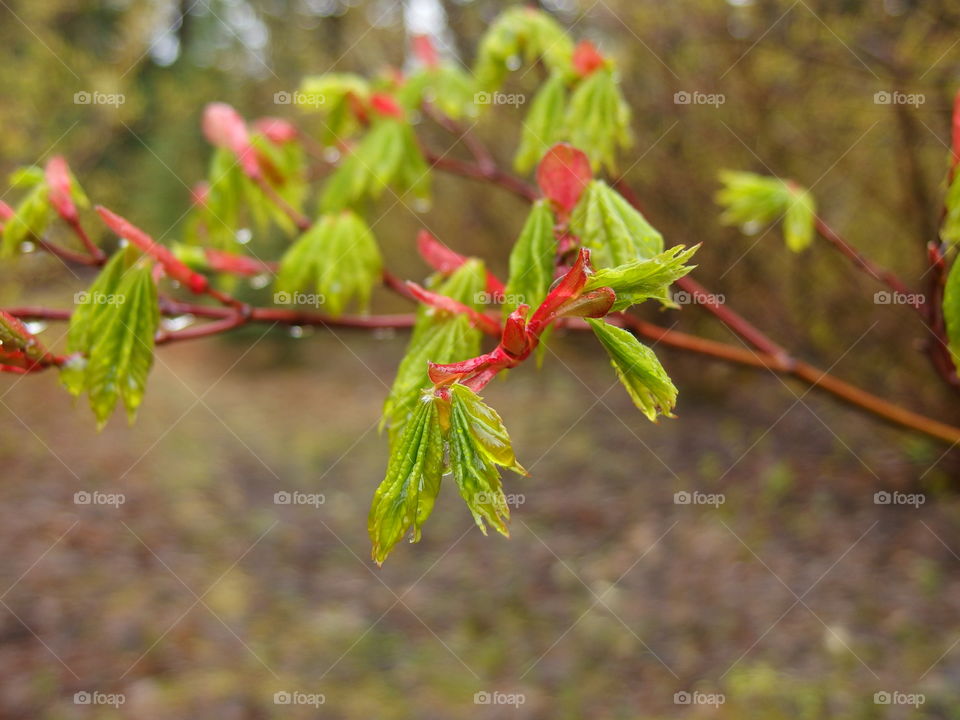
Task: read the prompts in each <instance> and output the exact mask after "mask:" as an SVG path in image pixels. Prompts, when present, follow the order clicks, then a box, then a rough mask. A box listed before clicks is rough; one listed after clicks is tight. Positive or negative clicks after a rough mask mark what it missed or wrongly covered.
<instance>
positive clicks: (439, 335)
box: [381, 260, 486, 445]
mask: <svg viewBox="0 0 960 720" xmlns="http://www.w3.org/2000/svg"><path fill="white" fill-rule="evenodd" d="M485 275H486V272H485V270H484V267H483V263H482V262H480V261H479V260H469V261H467V262H466V263H464V264H463V265H461V266H460V267H459V268H457V269H456V270H455V271H454V272H453V274H452V275H451V276H450V278H449V279H447V280H446V281H444V282H442V283H440V284H438V285H436V286H435V287H434V292H436V293H437V294H440V295H445V296H447V297H449V298H452V299H453V300H456V301H458V302H460V303H463V304H464V305H467V306H469V307H472V308H473V309H475V310H476V309H479V307H480V303H479V302H478V298H479V297H480V296H482V293H483V290H484V283H485ZM481 336H482V333H481V331H480V330H478V329H476V328H475V327H473V326H472V325H471V323H470V319H469V318H468V317H466V316H465V315H460V314H450V313H444V312H440V311H437V310H436V309H435V308H430V307H427V306H421V307H420V308H419V309H418V310H417V322H416V324H415V325H414V328H413V333H412V334H411V336H410V342H409V343H408V344H407V350H406V353H405V354H404V357H403V360H402V361H401V362H400V367H398V368H397V377H396V379H395V380H394V381H393V386H392V387H391V388H390V394H389V395H388V396H387V399H386V402H384V405H383V418H382V420H381V427H382V426H384V425H386V426H388V427H389V431H390V442H391V445H393V444H394V443H395V442H396V440H397V438H398V437H399V435H400V431H401V430H402V428H403V426H404V424H405V423H406V422H407V419H408V418H409V416H410V414H411V413H412V411H413V409H414V407H415V405H416V402H417V399H418V398H419V396H420V391H421V390H422V389H423V388H424V387H426V386H428V385H430V384H431V382H430V379H429V377H428V376H427V367H428V366H427V363H428V362H434V363H452V362H457V361H460V360H465V359H466V358H469V357H473V356H475V355H477V354H478V353H479V352H480V338H481Z"/></svg>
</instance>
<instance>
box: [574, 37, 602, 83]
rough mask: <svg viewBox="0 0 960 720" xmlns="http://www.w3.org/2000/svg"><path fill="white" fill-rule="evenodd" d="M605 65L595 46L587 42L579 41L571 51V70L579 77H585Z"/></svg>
mask: <svg viewBox="0 0 960 720" xmlns="http://www.w3.org/2000/svg"><path fill="white" fill-rule="evenodd" d="M605 64H606V60H604V58H603V55H601V54H600V51H599V50H597V46H596V45H594V44H593V43H592V42H590V41H589V40H581V41H580V42H579V43H578V44H577V47H576V49H574V51H573V69H574V71H576V73H577V75H579V76H580V77H586V76H587V75H590V74H591V73H593V72H595V71H597V70H599V69H600V68H602V67H603V66H604V65H605Z"/></svg>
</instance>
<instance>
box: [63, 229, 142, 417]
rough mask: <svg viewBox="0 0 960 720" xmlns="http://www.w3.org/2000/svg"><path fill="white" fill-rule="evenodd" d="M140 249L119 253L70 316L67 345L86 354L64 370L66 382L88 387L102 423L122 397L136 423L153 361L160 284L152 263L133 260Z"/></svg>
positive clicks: (74, 388)
mask: <svg viewBox="0 0 960 720" xmlns="http://www.w3.org/2000/svg"><path fill="white" fill-rule="evenodd" d="M136 254H137V253H136V251H135V250H134V249H133V248H127V249H125V250H122V251H120V252H118V253H116V254H115V255H114V256H113V257H112V258H111V259H110V262H109V263H108V264H107V266H106V267H105V268H104V269H103V270H102V271H101V273H100V275H99V276H98V277H97V279H96V281H95V282H94V283H93V285H92V286H91V287H90V290H89V291H87V293H85V294H83V295H82V296H81V297H80V300H79V302H78V304H77V307H76V309H75V311H74V313H73V316H72V317H71V319H70V329H69V336H68V347H69V349H70V351H71V352H74V353H81V354H82V355H79V354H78V355H77V356H76V357H74V358H72V359H71V361H70V362H69V363H68V365H67V366H66V367H65V368H64V369H63V370H62V372H61V381H62V382H63V383H64V385H66V387H67V389H68V390H70V392H71V393H73V394H74V395H76V394H79V393H80V392H83V391H84V390H86V391H87V393H88V395H89V400H90V407H91V409H92V410H93V412H94V415H95V416H96V418H97V424H98V427H100V428H102V427H103V426H104V424H106V422H107V419H108V418H109V417H110V414H111V413H112V412H113V408H114V406H115V405H116V402H117V399H118V398H119V399H121V400H122V401H123V404H124V406H125V407H126V409H127V416H128V418H129V420H130V422H133V420H134V418H135V417H136V411H137V408H138V407H139V406H140V403H141V401H142V400H143V393H144V389H145V387H146V382H147V375H148V374H149V373H150V368H151V366H152V365H153V343H154V336H155V335H156V332H157V327H158V325H159V322H160V312H159V305H158V302H157V288H156V285H155V283H154V281H153V277H152V274H151V267H150V265H149V264H148V263H145V262H139V263H134V258H135V256H136ZM84 356H85V357H84Z"/></svg>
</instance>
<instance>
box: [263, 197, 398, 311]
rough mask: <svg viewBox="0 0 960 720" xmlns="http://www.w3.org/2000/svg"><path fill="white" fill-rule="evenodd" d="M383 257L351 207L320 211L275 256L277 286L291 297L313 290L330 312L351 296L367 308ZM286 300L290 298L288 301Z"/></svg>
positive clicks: (371, 234)
mask: <svg viewBox="0 0 960 720" xmlns="http://www.w3.org/2000/svg"><path fill="white" fill-rule="evenodd" d="M382 266H383V262H382V259H381V256H380V249H379V247H377V241H376V240H375V239H374V237H373V233H372V232H371V230H370V228H369V227H368V226H367V224H366V223H365V222H364V221H363V220H362V219H361V218H360V216H359V215H357V214H356V213H354V212H353V211H352V210H344V211H343V212H338V213H334V214H330V215H324V216H322V217H321V218H320V219H319V220H318V221H317V222H316V223H314V224H313V226H312V227H311V228H310V229H309V230H307V231H306V232H305V233H304V234H303V235H302V236H301V237H300V239H299V240H297V241H296V242H295V243H294V244H293V245H292V246H291V247H290V249H289V250H287V252H286V253H285V254H284V256H283V258H282V259H281V260H280V269H279V272H278V274H277V281H276V289H277V293H278V294H284V293H285V294H286V295H288V296H290V297H291V298H292V296H294V295H295V294H298V293H301V292H305V293H315V294H316V298H315V299H316V302H317V304H323V305H325V306H326V308H327V309H328V310H329V311H330V313H331V314H332V315H334V316H337V315H340V314H341V313H342V312H343V310H344V308H345V306H346V305H347V303H348V302H350V300H351V299H353V298H356V300H357V304H358V305H359V306H360V308H361V309H363V310H366V308H367V306H368V305H369V302H370V293H371V292H372V291H373V287H374V286H375V285H376V284H377V283H378V282H379V281H380V274H381V271H382ZM287 302H289V300H287Z"/></svg>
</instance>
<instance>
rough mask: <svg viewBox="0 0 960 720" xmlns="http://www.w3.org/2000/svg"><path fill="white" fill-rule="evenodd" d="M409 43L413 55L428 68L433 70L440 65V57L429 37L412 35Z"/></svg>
mask: <svg viewBox="0 0 960 720" xmlns="http://www.w3.org/2000/svg"><path fill="white" fill-rule="evenodd" d="M410 42H411V44H412V45H413V54H414V55H415V56H416V57H417V59H418V60H419V61H420V62H422V63H423V64H424V65H426V66H427V67H428V68H435V67H437V66H438V65H439V64H440V55H439V54H438V53H437V48H436V46H434V44H433V40H432V39H431V38H430V36H429V35H414V36H413V37H412V38H411V39H410Z"/></svg>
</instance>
